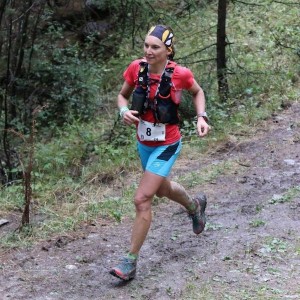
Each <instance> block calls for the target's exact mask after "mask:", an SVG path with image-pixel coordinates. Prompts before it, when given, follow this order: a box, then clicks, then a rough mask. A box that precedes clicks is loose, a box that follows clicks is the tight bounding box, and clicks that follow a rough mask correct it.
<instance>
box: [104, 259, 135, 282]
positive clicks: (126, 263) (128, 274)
mask: <svg viewBox="0 0 300 300" xmlns="http://www.w3.org/2000/svg"><path fill="white" fill-rule="evenodd" d="M136 263H137V259H132V258H129V257H123V258H122V259H121V261H120V263H119V264H118V265H117V266H116V267H115V268H113V269H111V270H110V272H109V273H110V274H111V275H113V276H115V277H118V278H120V279H123V280H130V279H132V278H134V277H135V273H136Z"/></svg>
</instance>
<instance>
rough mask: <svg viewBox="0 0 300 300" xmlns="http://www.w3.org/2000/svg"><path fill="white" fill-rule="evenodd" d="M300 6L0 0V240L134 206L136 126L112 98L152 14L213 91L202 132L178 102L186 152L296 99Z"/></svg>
mask: <svg viewBox="0 0 300 300" xmlns="http://www.w3.org/2000/svg"><path fill="white" fill-rule="evenodd" d="M224 9H225V10H224ZM299 9H300V3H299V2H298V1H296V0H294V1H287V0H286V1H272V0H260V1H259V0H248V1H234V0H232V1H223V0H220V1H209V0H207V1H196V0H185V1H171V0H167V1H164V2H161V1H152V2H151V3H150V2H148V1H142V0H136V1H133V0H122V1H114V2H111V1H106V0H103V1H100V0H98V1H97V0H94V1H93V0H90V1H79V0H77V1H76V0H49V1H43V0H40V1H37V0H36V1H33V0H31V1H30V0H26V1H22V2H20V1H13V0H12V1H9V0H1V1H0V22H1V31H0V54H1V57H0V128H1V130H0V143H1V147H0V160H1V164H0V180H1V190H0V207H1V208H0V219H1V220H2V221H3V222H2V223H1V225H2V226H5V224H6V223H7V222H9V223H14V224H16V225H17V226H14V227H13V228H11V227H7V228H9V230H4V231H3V232H2V233H1V240H0V246H1V248H2V249H9V248H12V247H18V246H28V245H31V244H32V243H34V242H36V241H39V240H43V239H47V238H49V237H51V236H52V235H56V234H58V233H59V234H62V233H64V232H70V231H76V230H77V229H78V228H80V227H81V226H82V225H83V224H92V223H93V222H97V220H99V219H101V218H102V219H103V218H105V219H109V220H112V221H117V222H120V221H122V218H124V217H125V216H128V215H129V216H131V215H132V214H133V212H134V207H133V205H132V195H133V193H134V189H135V187H136V181H135V180H132V184H130V185H128V180H127V179H128V177H129V176H133V178H134V176H135V174H139V172H140V165H139V161H138V160H137V156H136V150H135V147H136V146H135V131H134V128H131V127H125V126H124V125H123V124H122V122H120V118H119V116H118V111H117V108H116V104H115V101H116V97H117V93H118V91H119V89H120V87H121V84H122V73H123V71H124V69H125V68H126V66H127V65H128V64H129V63H130V62H131V61H132V60H133V59H135V58H137V57H140V56H141V55H142V48H143V39H144V35H145V32H147V30H148V29H149V27H150V26H151V25H153V24H157V23H164V24H168V25H170V26H171V27H172V28H173V30H174V32H175V36H176V42H175V46H176V56H175V60H176V61H177V62H178V63H180V64H182V65H185V66H187V67H189V68H191V70H192V71H193V73H194V74H195V77H196V78H197V81H198V82H199V83H200V84H201V86H202V88H203V89H204V91H205V94H206V99H207V111H208V114H209V116H210V124H211V126H212V128H213V130H212V132H211V134H210V135H209V137H208V138H206V139H205V140H199V139H198V138H197V136H196V134H195V120H194V111H193V108H192V105H191V99H190V97H189V95H188V94H185V95H184V98H183V102H182V106H181V108H180V113H181V116H182V122H181V124H180V126H181V131H182V134H183V142H184V145H185V147H184V151H183V153H182V155H183V156H193V155H198V153H199V152H205V151H206V150H207V149H210V148H213V147H216V146H217V145H218V144H219V143H222V142H224V141H226V140H228V141H230V140H231V139H232V138H234V137H235V138H236V137H237V136H242V135H244V134H246V132H247V131H248V130H249V128H250V127H251V126H255V124H257V123H258V122H260V120H265V119H267V118H269V117H270V116H271V115H272V114H273V113H275V112H278V111H281V110H283V109H284V108H286V107H288V106H290V105H291V103H292V102H295V101H299V96H300V92H299V91H300V89H299V87H300V86H299V83H300V64H299V60H300V24H299ZM220 12H223V15H222V17H223V21H224V20H226V24H224V23H223V25H226V32H225V36H223V37H224V39H225V43H223V46H224V49H226V52H224V53H223V54H225V55H226V57H225V58H226V59H225V60H223V62H222V63H223V68H221V69H218V60H217V58H218V55H219V54H220V53H219V52H218V51H219V50H220V49H218V48H217V44H218V38H220V36H219V35H218V34H220ZM224 12H226V13H227V15H226V14H224ZM225 18H226V19H225ZM223 29H224V27H223ZM221 38H222V36H221ZM224 49H223V50H224ZM220 72H221V73H220ZM220 74H221V75H222V76H221V81H220ZM222 84H223V85H222ZM220 85H221V88H220ZM224 87H225V88H226V93H224V90H223V89H222V88H224ZM120 185H121V186H122V188H121V189H119V188H116V186H120ZM16 229H18V230H16Z"/></svg>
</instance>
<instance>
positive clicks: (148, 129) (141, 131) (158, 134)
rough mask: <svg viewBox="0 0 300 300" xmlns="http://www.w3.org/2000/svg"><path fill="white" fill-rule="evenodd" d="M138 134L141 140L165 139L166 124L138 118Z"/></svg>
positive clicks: (154, 140)
mask: <svg viewBox="0 0 300 300" xmlns="http://www.w3.org/2000/svg"><path fill="white" fill-rule="evenodd" d="M138 136H139V138H140V140H141V141H153V142H156V141H165V140H166V125H165V124H161V123H156V124H155V125H154V124H153V123H150V122H147V121H144V120H140V122H139V125H138Z"/></svg>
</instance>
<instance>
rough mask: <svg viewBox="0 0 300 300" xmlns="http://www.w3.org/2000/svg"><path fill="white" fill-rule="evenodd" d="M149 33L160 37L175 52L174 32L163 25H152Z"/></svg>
mask: <svg viewBox="0 0 300 300" xmlns="http://www.w3.org/2000/svg"><path fill="white" fill-rule="evenodd" d="M148 35H152V36H155V37H157V38H159V39H160V40H161V41H162V42H163V43H164V44H165V45H166V47H167V48H168V49H169V50H171V51H172V52H173V37H174V35H173V32H172V31H171V29H168V28H166V27H164V26H162V25H156V26H152V27H151V28H150V30H149V31H148Z"/></svg>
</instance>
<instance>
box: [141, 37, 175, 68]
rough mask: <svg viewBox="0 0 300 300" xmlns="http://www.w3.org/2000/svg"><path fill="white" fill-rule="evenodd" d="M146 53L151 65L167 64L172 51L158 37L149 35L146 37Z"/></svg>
mask: <svg viewBox="0 0 300 300" xmlns="http://www.w3.org/2000/svg"><path fill="white" fill-rule="evenodd" d="M144 53H145V57H146V60H147V62H148V64H149V65H159V64H165V63H166V60H167V58H168V55H169V54H171V51H170V50H169V49H168V48H167V47H166V45H165V44H164V43H163V42H162V41H161V40H160V39H159V38H157V37H155V36H152V35H148V36H146V38H145V43H144Z"/></svg>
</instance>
